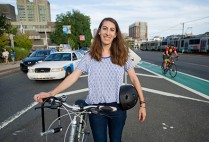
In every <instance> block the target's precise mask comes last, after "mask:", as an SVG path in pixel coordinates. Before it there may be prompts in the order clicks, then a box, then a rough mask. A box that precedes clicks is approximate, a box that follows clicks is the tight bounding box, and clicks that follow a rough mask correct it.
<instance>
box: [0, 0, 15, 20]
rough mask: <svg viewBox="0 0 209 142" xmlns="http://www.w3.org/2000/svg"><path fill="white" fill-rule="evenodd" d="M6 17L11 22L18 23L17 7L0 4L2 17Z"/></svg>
mask: <svg viewBox="0 0 209 142" xmlns="http://www.w3.org/2000/svg"><path fill="white" fill-rule="evenodd" d="M2 14H3V15H4V16H6V17H7V19H9V20H11V21H13V22H14V21H16V14H15V7H14V6H12V5H10V4H0V15H2Z"/></svg>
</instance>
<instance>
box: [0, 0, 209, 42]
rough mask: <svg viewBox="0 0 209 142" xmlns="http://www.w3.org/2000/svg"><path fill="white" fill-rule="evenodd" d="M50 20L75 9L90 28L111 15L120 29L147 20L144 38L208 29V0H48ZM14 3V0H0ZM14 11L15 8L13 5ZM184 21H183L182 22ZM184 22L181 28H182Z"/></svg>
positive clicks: (124, 30) (198, 32)
mask: <svg viewBox="0 0 209 142" xmlns="http://www.w3.org/2000/svg"><path fill="white" fill-rule="evenodd" d="M30 1H32V0H30ZM48 1H49V2H50V6H51V20H52V21H53V22H55V21H56V15H58V14H61V13H64V14H66V13H67V11H70V12H72V10H78V11H80V12H81V13H82V14H84V15H86V16H89V17H90V19H91V30H92V31H93V29H95V28H98V26H99V24H100V22H101V20H102V19H103V18H105V17H112V18H114V19H116V21H117V22H118V24H119V26H120V29H121V31H122V32H123V33H127V34H128V29H129V26H130V25H131V24H133V23H135V22H147V25H148V38H149V39H151V38H153V37H154V36H161V37H166V36H169V35H178V34H180V35H181V34H182V33H183V32H184V33H192V34H194V35H197V34H203V33H205V32H209V0H106V1H100V0H48ZM0 3H1V4H5V3H6V4H11V5H13V6H15V7H16V0H7V1H5V0H0ZM16 14H17V9H16ZM183 23H184V24H183ZM183 25H184V28H183Z"/></svg>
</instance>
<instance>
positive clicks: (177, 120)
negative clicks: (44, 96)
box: [0, 51, 209, 142]
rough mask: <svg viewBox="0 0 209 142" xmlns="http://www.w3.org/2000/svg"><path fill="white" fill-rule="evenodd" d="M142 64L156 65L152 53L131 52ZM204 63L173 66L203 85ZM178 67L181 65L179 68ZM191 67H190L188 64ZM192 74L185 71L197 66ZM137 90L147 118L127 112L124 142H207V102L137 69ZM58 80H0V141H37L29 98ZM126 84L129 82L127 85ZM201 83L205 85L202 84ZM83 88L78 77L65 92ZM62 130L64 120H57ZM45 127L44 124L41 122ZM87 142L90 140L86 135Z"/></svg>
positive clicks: (183, 59)
mask: <svg viewBox="0 0 209 142" xmlns="http://www.w3.org/2000/svg"><path fill="white" fill-rule="evenodd" d="M136 53H137V54H139V55H140V57H141V58H142V60H143V61H146V62H150V63H152V64H156V65H160V64H161V61H162V59H161V58H159V57H161V56H160V53H158V52H141V51H136ZM207 60H208V58H207V57H202V56H197V57H196V58H194V57H193V55H192V56H189V55H185V56H183V55H182V56H181V55H180V59H179V61H178V62H176V63H177V66H178V69H179V71H182V72H184V73H188V74H191V75H193V76H197V77H200V78H203V79H205V80H208V78H207V77H208V75H202V74H203V73H205V72H207V73H208V67H209V66H208V63H207ZM182 64H183V65H182ZM194 64H195V65H194ZM197 65H199V66H198V67H196V68H195V70H194V69H193V68H191V67H194V66H197ZM135 70H136V72H137V75H138V77H139V79H140V82H141V85H142V87H143V92H144V96H145V99H146V102H147V119H146V121H145V122H144V123H140V122H138V119H137V112H138V106H135V107H134V108H133V109H132V110H129V111H128V118H127V121H126V125H125V128H124V133H123V141H124V142H139V141H140V142H168V141H169V142H176V141H178V142H207V141H209V135H208V134H209V119H208V115H209V111H208V110H209V99H208V98H207V95H205V97H204V96H200V95H199V94H198V93H197V92H194V91H193V90H188V88H185V86H181V84H175V83H173V82H172V80H171V79H169V78H167V77H165V76H162V75H159V74H155V73H153V72H149V71H148V70H145V69H142V68H140V64H139V66H138V67H137V68H136V69H135ZM61 81H62V80H54V81H31V80H29V79H28V78H27V76H26V74H24V73H22V72H21V71H18V72H16V73H14V74H10V75H6V76H1V77H0V84H1V87H0V92H1V95H0V107H1V117H0V141H1V142H29V141H30V142H33V141H34V142H37V141H39V142H42V141H46V138H45V137H41V136H40V134H39V132H40V131H41V113H40V111H39V110H36V111H35V110H34V106H37V105H36V103H34V101H33V99H32V97H33V95H34V94H35V93H37V92H40V91H49V90H51V89H52V88H54V87H55V86H57V85H58V84H59V83H60V82H61ZM128 83H129V80H128ZM206 83H207V82H206ZM85 88H87V77H86V76H84V77H82V78H80V79H79V80H78V82H76V84H74V85H73V86H72V87H71V88H69V89H67V90H66V91H65V92H72V91H74V92H76V91H78V90H80V89H85ZM87 93H88V92H86V91H84V92H80V93H75V94H73V95H69V96H68V99H67V102H68V103H70V104H72V103H73V102H74V101H75V100H76V99H78V98H85V96H86V94H87ZM54 115H55V114H54V112H51V111H47V113H46V119H47V122H49V121H50V120H53V119H54V117H55V116H54ZM62 123H63V125H64V126H67V125H68V124H69V121H67V120H65V121H62ZM47 124H48V123H47ZM63 136H64V133H63V132H61V133H58V134H54V135H52V136H49V137H48V141H50V142H57V141H63ZM89 141H90V142H91V141H92V136H91V135H90V138H89Z"/></svg>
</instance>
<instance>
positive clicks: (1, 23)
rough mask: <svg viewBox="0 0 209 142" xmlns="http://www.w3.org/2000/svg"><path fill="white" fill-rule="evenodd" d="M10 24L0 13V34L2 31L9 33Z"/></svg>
mask: <svg viewBox="0 0 209 142" xmlns="http://www.w3.org/2000/svg"><path fill="white" fill-rule="evenodd" d="M11 29H12V25H11V23H10V21H9V19H8V18H7V17H6V16H5V15H3V14H1V15H0V36H1V35H3V34H4V33H7V34H9V33H11Z"/></svg>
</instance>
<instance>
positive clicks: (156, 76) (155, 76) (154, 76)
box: [136, 73, 162, 78]
mask: <svg viewBox="0 0 209 142" xmlns="http://www.w3.org/2000/svg"><path fill="white" fill-rule="evenodd" d="M136 75H140V76H147V77H153V78H162V77H161V76H158V75H148V74H141V73H136Z"/></svg>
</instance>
